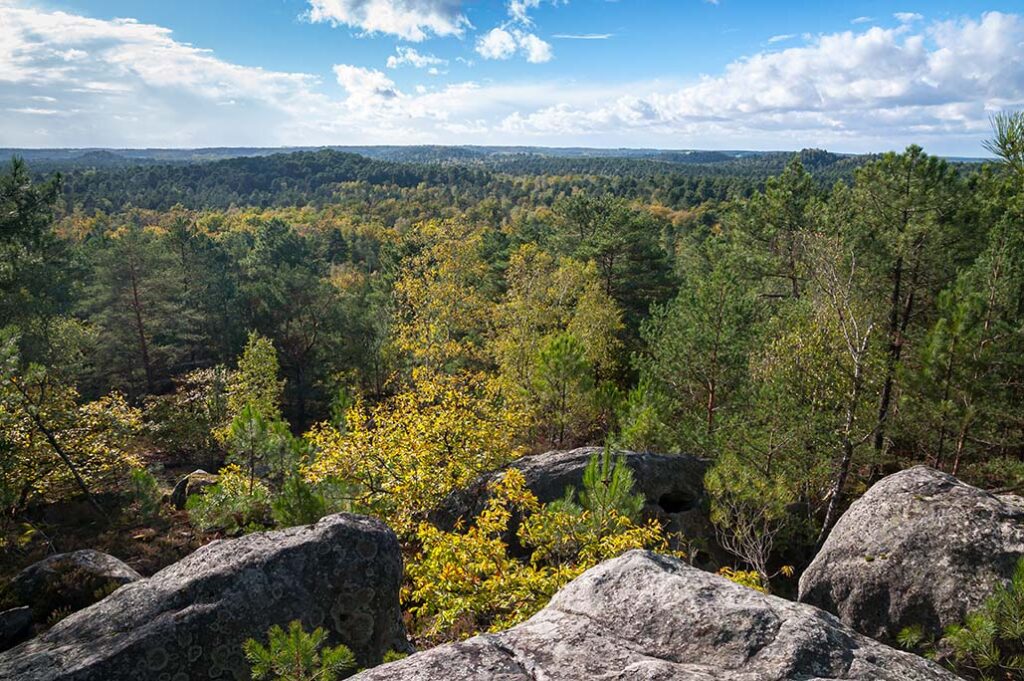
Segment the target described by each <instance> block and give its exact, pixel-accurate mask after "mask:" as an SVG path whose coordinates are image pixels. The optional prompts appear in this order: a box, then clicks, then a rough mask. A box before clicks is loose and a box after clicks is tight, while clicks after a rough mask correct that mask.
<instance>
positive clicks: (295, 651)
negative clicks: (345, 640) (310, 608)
mask: <svg viewBox="0 0 1024 681" xmlns="http://www.w3.org/2000/svg"><path fill="white" fill-rule="evenodd" d="M267 637H268V642H267V645H263V644H262V643H260V642H259V641H256V640H255V639H249V640H248V641H246V642H245V643H244V644H243V646H242V647H243V649H244V650H245V656H246V658H247V659H248V660H249V663H250V664H251V665H252V678H253V680H254V681H337V680H338V679H344V678H348V677H349V676H351V675H352V674H354V673H355V672H356V658H355V655H353V654H352V651H351V650H349V648H348V647H347V646H344V645H338V646H333V647H332V646H326V645H324V644H325V643H326V642H327V632H326V631H324V630H323V629H322V628H320V627H317V628H316V629H314V630H313V631H312V632H309V633H307V632H306V631H304V630H303V628H302V623H301V622H299V621H298V620H295V621H293V622H291V623H290V624H289V625H288V630H287V631H285V630H284V629H282V628H281V627H279V626H277V625H274V626H273V627H271V628H270V630H269V631H268V632H267Z"/></svg>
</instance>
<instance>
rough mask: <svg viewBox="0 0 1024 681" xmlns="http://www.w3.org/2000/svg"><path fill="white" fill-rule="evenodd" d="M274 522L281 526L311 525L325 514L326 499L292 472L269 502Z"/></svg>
mask: <svg viewBox="0 0 1024 681" xmlns="http://www.w3.org/2000/svg"><path fill="white" fill-rule="evenodd" d="M270 507H271V514H272V515H273V517H274V522H275V523H277V524H278V525H281V526H283V527H293V526H295V525H312V524H313V523H315V522H316V521H318V520H320V519H321V518H323V517H324V516H325V515H327V500H326V499H325V498H324V495H323V494H320V492H319V491H317V489H316V487H314V485H313V484H312V483H310V482H308V481H306V480H305V479H304V478H303V477H302V476H301V475H299V474H298V473H292V474H291V475H289V476H288V477H287V478H286V479H285V481H284V485H283V486H282V487H281V491H280V492H279V493H278V494H277V496H276V497H275V498H274V501H273V502H271V504H270Z"/></svg>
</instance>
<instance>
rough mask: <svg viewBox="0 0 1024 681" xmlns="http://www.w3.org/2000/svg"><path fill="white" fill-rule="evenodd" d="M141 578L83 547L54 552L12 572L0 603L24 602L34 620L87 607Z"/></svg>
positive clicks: (18, 604)
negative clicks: (75, 549)
mask: <svg viewBox="0 0 1024 681" xmlns="http://www.w3.org/2000/svg"><path fill="white" fill-rule="evenodd" d="M140 579H142V575H140V574H139V573H138V572H136V571H135V570H133V569H131V568H130V567H128V566H127V565H125V564H124V563H122V562H121V561H120V560H118V559H117V558H114V557H113V556H110V555H107V554H106V553H102V552H101V551H94V550H92V549H83V550H81V551H74V552H72V553H58V554H56V555H53V556H48V557H47V558H44V559H43V560H41V561H39V562H38V563H33V564H32V565H29V566H28V567H27V568H25V569H24V570H22V571H21V572H19V573H18V574H17V575H15V576H14V579H12V580H11V581H10V583H9V584H8V585H7V586H6V587H4V589H3V592H2V594H0V604H2V606H3V607H14V606H22V605H27V606H29V607H30V608H32V615H33V617H34V619H35V621H36V622H39V623H45V622H47V621H48V620H50V619H51V617H54V616H57V615H69V614H71V613H72V612H75V611H76V610H81V609H82V608H85V607H88V606H90V605H92V604H93V603H95V602H96V601H99V600H101V599H103V598H104V597H106V596H107V595H108V594H110V593H111V592H112V591H114V590H115V589H117V588H118V587H120V586H123V585H125V584H130V583H131V582H135V581H137V580H140Z"/></svg>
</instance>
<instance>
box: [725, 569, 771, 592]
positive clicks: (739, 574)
mask: <svg viewBox="0 0 1024 681" xmlns="http://www.w3.org/2000/svg"><path fill="white" fill-rule="evenodd" d="M718 574H719V575H721V576H722V577H725V578H726V579H728V580H729V581H730V582H736V583H737V584H740V585H741V586H745V587H747V588H749V589H753V590H754V591H760V592H761V593H768V589H767V588H765V585H764V582H762V581H761V575H760V574H759V573H758V572H757V570H734V569H733V568H731V567H728V566H726V567H723V568H721V569H720V570H719V571H718Z"/></svg>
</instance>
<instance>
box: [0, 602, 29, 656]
mask: <svg viewBox="0 0 1024 681" xmlns="http://www.w3.org/2000/svg"><path fill="white" fill-rule="evenodd" d="M31 632H32V609H31V608H29V607H27V606H22V607H20V608H11V609H10V610H4V611H3V612H0V651H4V650H7V649H8V648H10V647H11V646H13V645H15V644H17V643H20V642H21V641H24V640H25V639H26V638H28V637H29V635H30V633H31Z"/></svg>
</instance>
